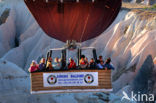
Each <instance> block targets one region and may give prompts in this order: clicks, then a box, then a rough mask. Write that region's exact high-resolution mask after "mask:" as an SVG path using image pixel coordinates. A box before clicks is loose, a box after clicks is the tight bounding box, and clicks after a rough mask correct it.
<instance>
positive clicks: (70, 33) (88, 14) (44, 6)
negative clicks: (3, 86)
mask: <svg viewBox="0 0 156 103" xmlns="http://www.w3.org/2000/svg"><path fill="white" fill-rule="evenodd" d="M24 1H25V4H26V5H27V7H28V9H29V11H30V13H31V14H32V15H33V16H34V18H35V20H36V21H37V23H38V24H39V25H40V27H41V28H42V29H43V31H44V32H45V33H46V34H47V35H48V36H50V37H52V38H55V39H57V40H60V41H63V42H66V41H67V44H66V46H65V47H64V48H59V49H51V50H50V51H49V52H48V53H47V58H49V57H51V56H52V52H53V51H55V50H62V57H61V58H62V60H63V61H66V50H67V49H71V48H72V49H78V54H77V58H78V65H79V59H80V56H81V51H82V50H83V49H86V48H87V49H93V57H94V59H95V61H96V60H97V55H96V50H95V48H94V47H83V48H82V47H78V48H77V45H78V44H77V43H81V42H84V41H86V40H89V39H92V38H95V37H97V36H99V35H100V34H101V33H103V32H104V31H105V30H106V29H107V28H108V27H109V26H110V25H111V24H112V22H113V21H114V19H115V18H116V16H117V15H118V13H119V11H120V8H121V3H122V2H121V0H24ZM63 61H62V63H63ZM68 72H70V73H68ZM81 72H84V74H82V73H81ZM61 73H62V71H53V73H51V72H48V73H47V72H46V73H45V72H41V73H37V74H35V73H31V84H32V93H49V92H50V91H51V92H76V91H77V92H82V91H104V92H106V91H111V90H112V87H111V76H110V75H111V71H104V70H89V71H88V70H81V71H80V70H77V71H76V70H71V71H64V74H63V75H62V76H64V78H66V77H70V79H71V77H75V78H76V77H79V76H80V78H81V80H82V81H79V82H80V85H78V84H77V83H76V84H74V83H75V82H72V81H70V83H71V82H72V83H73V85H71V84H70V83H67V84H65V82H59V80H60V78H59V77H61V76H58V75H61ZM78 74H79V75H78ZM39 75H40V76H39ZM74 75H76V76H74ZM104 76H106V77H107V80H106V79H104V78H103V77H104ZM38 77H39V78H40V79H36V78H38ZM68 79H69V78H68ZM36 80H40V81H36ZM67 81H68V80H67ZM102 81H103V82H102ZM59 83H60V84H59ZM38 84H39V86H38ZM88 86H89V87H88ZM90 88H92V89H90Z"/></svg>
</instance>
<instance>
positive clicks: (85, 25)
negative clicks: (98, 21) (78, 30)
mask: <svg viewBox="0 0 156 103" xmlns="http://www.w3.org/2000/svg"><path fill="white" fill-rule="evenodd" d="M89 17H90V13H88V16H87V18H86V21H85V24H84V28H83V31H82V35H81V38H80V46H81V43H82V38H83V36H84V33H85V30H86V27H87V23H88V20H89Z"/></svg>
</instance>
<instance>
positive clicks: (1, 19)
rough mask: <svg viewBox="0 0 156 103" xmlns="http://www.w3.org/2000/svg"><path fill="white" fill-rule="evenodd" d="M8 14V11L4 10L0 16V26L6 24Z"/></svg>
mask: <svg viewBox="0 0 156 103" xmlns="http://www.w3.org/2000/svg"><path fill="white" fill-rule="evenodd" d="M9 13H10V9H5V10H4V12H3V13H2V15H1V16H0V25H2V24H3V23H5V22H6V20H7V18H8V16H9Z"/></svg>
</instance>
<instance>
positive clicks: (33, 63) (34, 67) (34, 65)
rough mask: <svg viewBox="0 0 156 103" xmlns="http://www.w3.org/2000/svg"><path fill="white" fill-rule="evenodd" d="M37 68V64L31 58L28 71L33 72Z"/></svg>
mask: <svg viewBox="0 0 156 103" xmlns="http://www.w3.org/2000/svg"><path fill="white" fill-rule="evenodd" d="M37 70H39V68H38V65H37V63H36V61H34V60H33V61H32V63H31V65H30V68H29V72H35V71H37Z"/></svg>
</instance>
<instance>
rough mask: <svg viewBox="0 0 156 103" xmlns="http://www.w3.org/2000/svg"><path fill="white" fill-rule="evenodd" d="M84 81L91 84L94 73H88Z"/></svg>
mask: <svg viewBox="0 0 156 103" xmlns="http://www.w3.org/2000/svg"><path fill="white" fill-rule="evenodd" d="M84 81H85V82H86V83H87V84H91V83H93V82H94V77H93V75H91V74H86V75H85V77H84Z"/></svg>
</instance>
